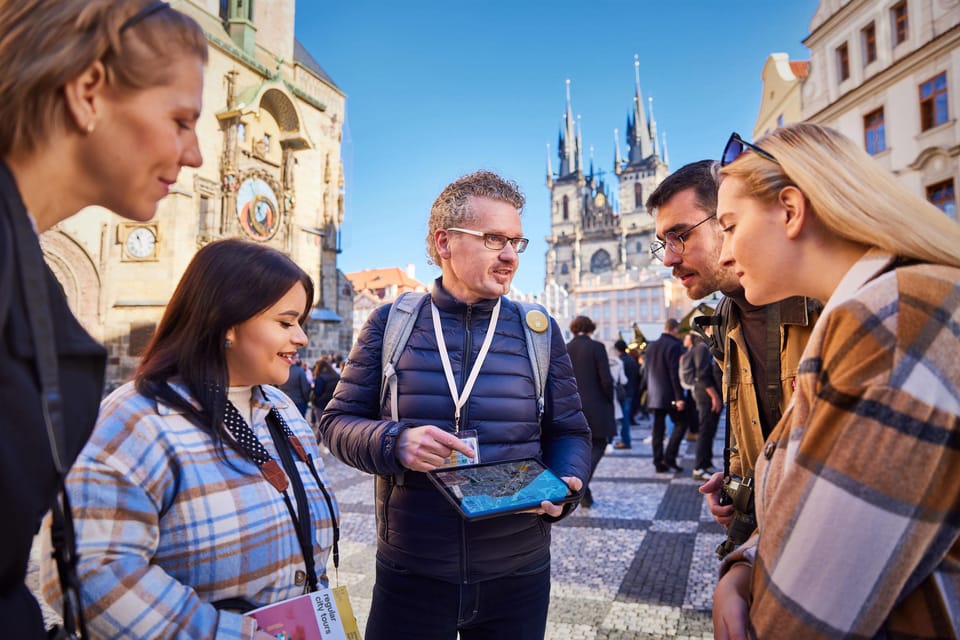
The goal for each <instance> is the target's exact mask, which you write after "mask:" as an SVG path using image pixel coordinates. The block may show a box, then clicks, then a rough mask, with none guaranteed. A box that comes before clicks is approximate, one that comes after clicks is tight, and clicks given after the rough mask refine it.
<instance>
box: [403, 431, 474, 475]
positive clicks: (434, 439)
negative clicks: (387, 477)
mask: <svg viewBox="0 0 960 640" xmlns="http://www.w3.org/2000/svg"><path fill="white" fill-rule="evenodd" d="M453 451H459V452H460V453H462V454H463V455H465V456H467V457H468V458H473V457H475V454H474V452H473V449H471V448H470V445H468V444H467V443H466V442H464V441H463V440H461V439H460V438H458V437H457V436H456V435H454V434H452V433H450V432H449V431H444V430H443V429H441V428H440V427H436V426H434V425H432V424H428V425H426V426H423V427H408V428H406V429H404V430H403V431H401V432H400V437H399V438H398V439H397V460H399V461H400V464H402V465H403V466H404V467H406V468H407V469H410V470H411V471H430V470H431V469H436V468H437V467H439V466H440V465H442V464H443V463H444V461H445V460H446V459H447V458H449V457H450V454H451V453H452V452H453Z"/></svg>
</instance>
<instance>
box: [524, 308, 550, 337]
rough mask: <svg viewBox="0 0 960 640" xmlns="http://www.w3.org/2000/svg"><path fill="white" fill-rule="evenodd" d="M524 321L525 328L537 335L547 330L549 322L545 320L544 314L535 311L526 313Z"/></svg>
mask: <svg viewBox="0 0 960 640" xmlns="http://www.w3.org/2000/svg"><path fill="white" fill-rule="evenodd" d="M526 320H527V326H528V327H530V328H531V329H533V330H534V331H536V332H537V333H543V332H544V331H546V330H547V327H549V326H550V321H549V320H548V319H547V316H546V314H545V313H543V312H542V311H537V310H536V309H531V310H530V311H527V317H526Z"/></svg>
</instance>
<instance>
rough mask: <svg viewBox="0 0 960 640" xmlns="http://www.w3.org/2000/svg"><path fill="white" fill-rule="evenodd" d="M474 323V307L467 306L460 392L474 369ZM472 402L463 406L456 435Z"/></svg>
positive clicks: (464, 422)
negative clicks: (471, 353)
mask: <svg viewBox="0 0 960 640" xmlns="http://www.w3.org/2000/svg"><path fill="white" fill-rule="evenodd" d="M472 321H473V305H472V304H468V305H467V317H466V320H465V322H464V324H465V327H464V331H463V338H464V346H463V366H461V367H460V375H459V378H460V379H459V381H458V385H459V388H460V390H461V391H462V390H463V387H464V386H465V385H466V384H467V375H468V374H469V372H470V369H471V367H473V362H472V360H471V357H470V352H471V350H472V349H473V333H472V332H471V331H470V326H471V325H470V323H471V322H472ZM469 405H470V402H469V401H468V402H467V404H465V405H463V407H462V408H461V409H460V422H459V423H455V424H454V425H453V430H454V433H460V427H461V426H462V425H465V424H467V419H468V418H467V415H468V414H469V413H470V410H469V409H468V407H469Z"/></svg>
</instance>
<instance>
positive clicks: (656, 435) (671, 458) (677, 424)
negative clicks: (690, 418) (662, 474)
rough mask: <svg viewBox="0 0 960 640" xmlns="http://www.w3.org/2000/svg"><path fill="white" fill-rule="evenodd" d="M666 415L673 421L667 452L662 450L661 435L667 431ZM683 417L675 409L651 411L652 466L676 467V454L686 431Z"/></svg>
mask: <svg viewBox="0 0 960 640" xmlns="http://www.w3.org/2000/svg"><path fill="white" fill-rule="evenodd" d="M667 414H669V415H670V419H671V420H673V433H672V434H670V442H668V443H667V450H666V452H664V450H663V435H664V433H666V430H667ZM685 417H686V416H685V415H684V414H683V413H681V412H680V411H677V408H676V407H673V406H671V407H670V408H669V409H653V442H652V443H651V444H652V446H653V465H654V466H655V467H657V468H658V469H660V468H662V467H670V466H676V465H677V454H678V453H679V452H680V443H681V442H683V436H684V434H685V433H686V431H687V423H686V420H685Z"/></svg>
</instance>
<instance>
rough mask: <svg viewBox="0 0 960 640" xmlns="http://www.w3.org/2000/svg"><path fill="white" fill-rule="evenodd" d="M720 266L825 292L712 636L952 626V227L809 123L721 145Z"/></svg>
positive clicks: (957, 273)
mask: <svg viewBox="0 0 960 640" xmlns="http://www.w3.org/2000/svg"><path fill="white" fill-rule="evenodd" d="M722 157H723V162H724V164H725V166H724V168H723V169H722V170H721V174H720V175H721V183H720V191H719V195H718V208H717V212H718V214H719V215H718V219H719V223H720V226H721V228H722V229H723V230H724V242H723V250H722V251H721V254H720V260H721V262H722V264H724V265H725V266H727V267H728V268H730V269H731V270H733V271H734V272H735V273H737V275H738V276H739V279H740V282H741V284H742V285H743V288H744V291H745V293H746V297H747V299H748V300H749V301H750V302H751V303H753V304H756V305H763V304H770V303H773V302H776V301H777V300H780V299H781V298H783V297H784V296H807V297H810V298H814V299H817V300H822V301H824V303H825V305H824V308H823V313H822V315H821V316H820V318H819V320H817V323H816V326H815V327H814V329H813V335H811V337H810V340H809V342H808V343H807V346H806V348H805V350H804V352H803V358H802V361H801V364H800V374H799V375H798V376H797V389H796V392H795V394H794V396H793V400H792V402H791V403H790V405H789V406H788V407H787V410H786V412H785V413H784V415H783V417H782V418H781V419H780V421H779V423H778V424H777V426H776V427H775V429H774V431H773V433H771V434H770V437H769V438H768V440H767V444H766V445H765V446H764V451H763V455H761V456H760V457H759V460H758V463H757V473H756V478H757V484H756V487H755V497H756V506H757V509H756V511H757V522H758V527H757V532H756V533H755V534H754V536H753V537H752V538H751V539H750V540H749V541H748V542H747V543H746V544H744V545H743V546H741V547H740V548H739V549H737V550H736V551H734V552H733V553H731V554H730V556H728V558H727V560H726V561H725V564H724V567H723V576H722V577H721V579H720V581H719V583H718V584H717V587H716V590H715V591H714V609H713V619H714V629H715V632H716V634H717V637H718V638H721V639H723V638H741V637H745V636H747V635H749V636H751V637H753V636H756V637H761V638H767V637H778V638H780V637H782V638H827V637H829V638H841V637H843V638H850V637H856V638H875V637H884V638H895V637H909V638H949V637H954V636H956V632H957V617H956V612H957V611H958V610H960V595H958V594H960V573H958V571H957V567H958V566H960V527H958V524H957V512H958V511H957V505H958V504H960V482H958V478H960V448H958V447H957V442H958V441H960V401H958V392H957V380H958V363H960V340H958V327H960V226H958V225H957V223H956V222H955V221H953V220H951V219H950V218H948V217H947V216H946V215H945V214H944V213H943V212H942V211H940V210H939V209H937V208H936V207H934V206H933V205H931V204H930V203H929V202H926V201H925V200H923V199H922V198H920V197H917V196H916V195H914V194H913V193H911V192H910V191H908V189H907V187H906V186H905V185H904V183H902V182H901V181H899V180H898V179H897V178H895V177H894V176H893V175H892V174H891V173H890V172H889V171H888V170H886V169H885V168H883V167H882V166H881V165H880V163H878V162H877V161H876V160H875V159H874V158H872V157H871V156H869V155H868V154H867V153H866V152H865V151H864V150H863V149H862V146H861V145H860V144H858V143H856V142H854V141H852V140H850V139H848V138H846V137H844V136H843V135H841V134H840V133H838V132H836V131H834V130H833V129H830V128H828V127H824V126H821V125H816V124H809V123H804V124H794V125H789V126H786V127H783V128H780V129H777V130H775V131H774V132H773V133H771V134H769V135H767V136H765V137H764V138H762V139H760V140H758V141H757V142H756V144H750V143H747V142H745V141H744V140H743V139H742V138H740V136H738V135H737V134H733V135H732V136H731V137H730V140H729V141H728V143H727V146H726V148H725V150H724V154H723V156H722Z"/></svg>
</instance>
